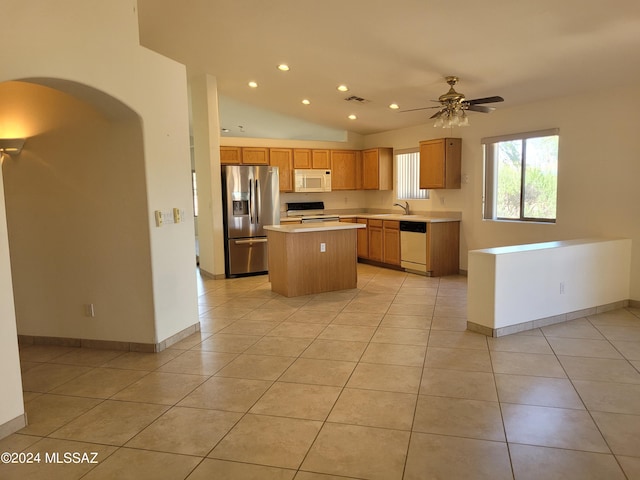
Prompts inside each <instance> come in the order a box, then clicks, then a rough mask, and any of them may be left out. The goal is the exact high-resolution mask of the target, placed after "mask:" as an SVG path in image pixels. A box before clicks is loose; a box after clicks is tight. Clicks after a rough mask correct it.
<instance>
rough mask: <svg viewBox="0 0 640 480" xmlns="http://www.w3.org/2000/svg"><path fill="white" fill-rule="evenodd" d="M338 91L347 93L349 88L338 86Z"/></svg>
mask: <svg viewBox="0 0 640 480" xmlns="http://www.w3.org/2000/svg"><path fill="white" fill-rule="evenodd" d="M338 90H340V91H341V92H348V91H349V87H347V86H346V85H338Z"/></svg>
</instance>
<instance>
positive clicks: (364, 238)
mask: <svg viewBox="0 0 640 480" xmlns="http://www.w3.org/2000/svg"><path fill="white" fill-rule="evenodd" d="M367 222H368V220H367V219H366V218H357V219H356V223H364V224H365V225H367ZM367 230H368V228H359V229H358V233H357V235H358V258H369V233H368V231H367Z"/></svg>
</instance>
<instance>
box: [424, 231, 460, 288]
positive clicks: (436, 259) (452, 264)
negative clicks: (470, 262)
mask: <svg viewBox="0 0 640 480" xmlns="http://www.w3.org/2000/svg"><path fill="white" fill-rule="evenodd" d="M427 272H428V273H429V275H431V276H432V277H441V276H443V275H457V274H459V273H460V222H433V223H429V225H428V226H427Z"/></svg>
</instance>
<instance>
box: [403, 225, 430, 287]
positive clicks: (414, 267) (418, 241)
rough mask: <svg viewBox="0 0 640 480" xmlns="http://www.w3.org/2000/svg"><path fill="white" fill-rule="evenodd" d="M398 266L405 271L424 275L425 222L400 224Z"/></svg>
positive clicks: (425, 261)
mask: <svg viewBox="0 0 640 480" xmlns="http://www.w3.org/2000/svg"><path fill="white" fill-rule="evenodd" d="M400 266H401V267H402V268H404V269H406V270H409V271H413V272H417V273H421V274H423V275H426V273H427V223H426V222H407V221H401V222H400Z"/></svg>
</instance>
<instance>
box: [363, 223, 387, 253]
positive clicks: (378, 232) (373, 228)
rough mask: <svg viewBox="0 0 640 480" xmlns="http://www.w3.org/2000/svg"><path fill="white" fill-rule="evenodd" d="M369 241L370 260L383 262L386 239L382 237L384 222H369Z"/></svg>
mask: <svg viewBox="0 0 640 480" xmlns="http://www.w3.org/2000/svg"><path fill="white" fill-rule="evenodd" d="M367 240H368V242H369V260H375V261H376V262H382V252H383V244H384V237H383V236H382V220H373V219H371V220H369V223H368V225H367Z"/></svg>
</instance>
